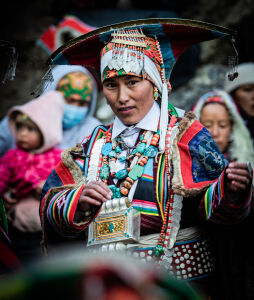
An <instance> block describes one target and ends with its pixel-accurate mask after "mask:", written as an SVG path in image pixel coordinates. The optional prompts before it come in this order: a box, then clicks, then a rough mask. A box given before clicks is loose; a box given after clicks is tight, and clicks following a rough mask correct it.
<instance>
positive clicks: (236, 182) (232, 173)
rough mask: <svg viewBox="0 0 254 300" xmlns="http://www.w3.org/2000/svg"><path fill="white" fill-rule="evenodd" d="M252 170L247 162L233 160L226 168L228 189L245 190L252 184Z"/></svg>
mask: <svg viewBox="0 0 254 300" xmlns="http://www.w3.org/2000/svg"><path fill="white" fill-rule="evenodd" d="M251 172H252V170H249V168H248V165H247V164H245V163H238V162H231V163H230V164H229V165H228V167H227V169H226V175H227V183H226V187H227V189H228V190H229V191H233V192H243V191H244V190H245V189H246V188H247V187H248V186H249V184H250V181H251V179H252V174H251Z"/></svg>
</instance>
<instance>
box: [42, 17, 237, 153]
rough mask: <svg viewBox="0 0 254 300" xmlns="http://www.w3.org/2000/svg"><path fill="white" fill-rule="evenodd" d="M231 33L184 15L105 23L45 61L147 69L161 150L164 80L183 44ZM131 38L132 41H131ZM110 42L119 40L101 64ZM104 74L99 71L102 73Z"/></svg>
mask: <svg viewBox="0 0 254 300" xmlns="http://www.w3.org/2000/svg"><path fill="white" fill-rule="evenodd" d="M233 34H235V32H233V31H231V30H229V29H226V28H223V27H219V26H216V25H212V24H208V23H204V22H199V21H193V20H186V19H167V18H165V19H146V20H133V21H128V22H122V23H118V24H114V25H110V26H105V27H102V28H99V29H96V30H94V31H90V32H88V33H87V34H84V35H83V36H80V37H78V38H76V39H73V40H71V41H69V42H68V43H66V44H65V45H63V46H62V47H60V48H59V49H57V50H56V51H55V52H54V53H53V54H52V55H51V57H50V58H49V60H48V63H49V64H74V65H76V64H79V65H83V66H88V67H93V68H95V69H101V71H102V73H103V72H104V71H105V68H106V67H109V69H112V70H113V71H114V69H118V70H121V65H122V66H124V68H123V69H124V71H125V72H127V73H129V72H130V71H132V72H134V74H136V75H140V73H139V74H138V72H141V73H142V74H143V73H147V75H149V77H150V78H152V81H153V82H154V83H155V85H156V86H157V88H158V90H159V91H160V93H161V98H162V101H161V117H160V142H159V149H160V151H161V152H163V151H164V149H165V136H166V130H167V125H168V92H169V90H168V87H167V80H169V78H170V74H171V71H172V69H173V66H174V64H175V62H176V61H177V59H178V57H179V56H180V55H181V53H183V51H184V50H185V49H186V48H188V47H189V46H191V45H193V44H195V43H199V42H202V41H207V40H212V39H216V38H219V37H225V36H230V35H233ZM127 35H129V36H128V37H127ZM131 39H132V43H133V45H131V44H130V42H131ZM135 39H136V40H135ZM142 39H143V41H142ZM127 41H128V43H127ZM149 41H151V43H149ZM109 42H111V43H112V44H110V43H109ZM113 44H115V45H116V44H119V47H118V49H117V47H112V48H114V50H113V49H112V50H113V51H111V54H110V55H111V56H110V58H109V60H110V61H111V63H113V64H111V66H110V65H108V60H106V62H107V63H106V64H104V61H103V59H104V56H106V55H107V53H105V55H103V51H102V49H103V48H104V47H105V45H107V46H108V47H111V46H113ZM126 44H127V46H126ZM107 46H106V47H107ZM125 46H126V47H125ZM123 48H127V51H122V50H123ZM104 49H106V48H104ZM128 49H129V51H128ZM110 50H111V49H110ZM101 51H102V60H101ZM106 52H108V53H110V52H109V51H106ZM128 52H129V55H131V54H135V55H134V56H135V57H130V56H128ZM115 58H116V59H115ZM119 64H120V65H119ZM104 66H105V68H104ZM114 66H116V68H115V67H114ZM135 67H136V68H135ZM148 70H149V71H148ZM104 75H105V74H101V76H102V77H103V76H104ZM118 75H119V74H118ZM144 75H145V74H144Z"/></svg>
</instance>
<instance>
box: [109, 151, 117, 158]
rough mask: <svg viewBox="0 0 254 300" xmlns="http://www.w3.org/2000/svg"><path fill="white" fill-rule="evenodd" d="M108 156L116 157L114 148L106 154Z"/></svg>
mask: <svg viewBox="0 0 254 300" xmlns="http://www.w3.org/2000/svg"><path fill="white" fill-rule="evenodd" d="M108 157H109V158H116V152H115V151H114V150H112V151H110V152H109V154H108Z"/></svg>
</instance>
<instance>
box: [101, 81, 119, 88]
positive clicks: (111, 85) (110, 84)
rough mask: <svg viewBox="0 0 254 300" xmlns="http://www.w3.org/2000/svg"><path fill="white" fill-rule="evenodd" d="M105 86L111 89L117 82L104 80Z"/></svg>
mask: <svg viewBox="0 0 254 300" xmlns="http://www.w3.org/2000/svg"><path fill="white" fill-rule="evenodd" d="M103 86H104V87H105V88H108V89H110V88H114V87H115V86H116V84H115V83H114V82H111V81H108V82H104V83H103Z"/></svg>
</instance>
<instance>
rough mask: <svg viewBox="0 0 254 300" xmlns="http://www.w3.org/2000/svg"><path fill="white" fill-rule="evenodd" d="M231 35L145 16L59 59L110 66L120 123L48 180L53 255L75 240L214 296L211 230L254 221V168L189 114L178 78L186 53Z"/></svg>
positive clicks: (45, 209)
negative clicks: (171, 95)
mask: <svg viewBox="0 0 254 300" xmlns="http://www.w3.org/2000/svg"><path fill="white" fill-rule="evenodd" d="M231 33H232V32H230V31H229V30H227V29H223V28H221V27H217V26H212V25H209V24H205V23H202V22H196V21H191V20H179V19H164V20H161V19H158V20H157V19H151V20H140V21H138V20H136V21H135V22H131V21H130V22H125V23H120V24H115V25H112V26H108V27H104V28H101V29H98V30H95V31H93V32H90V33H88V34H87V35H84V36H83V37H82V38H79V39H77V40H74V41H71V42H69V44H66V45H65V46H64V47H63V48H61V49H60V50H59V51H57V52H56V53H54V54H53V56H52V57H51V62H52V63H53V64H54V63H55V64H57V63H60V64H61V63H62V62H63V61H64V62H65V63H66V61H68V62H69V63H70V64H75V63H81V62H82V65H90V66H93V67H95V68H98V67H99V66H100V71H101V80H102V84H103V92H104V95H105V97H106V99H107V100H108V103H109V105H110V106H111V108H112V110H113V111H114V113H115V119H114V122H113V124H111V125H110V126H108V127H104V126H99V127H97V128H96V129H95V130H94V132H93V133H92V135H91V136H89V137H87V138H85V139H84V140H83V142H82V144H81V145H80V147H74V148H71V149H69V150H67V151H65V152H64V153H63V155H62V161H61V162H60V163H59V164H58V166H57V167H56V169H55V170H54V171H53V172H52V173H51V175H50V177H49V178H48V180H47V182H46V184H45V186H44V189H43V194H42V200H41V207H40V215H41V221H42V227H43V241H42V245H43V247H44V250H45V251H46V250H48V251H50V249H53V248H54V247H53V243H54V244H57V243H60V242H61V241H62V242H64V243H66V241H67V240H68V239H69V240H70V239H72V240H76V241H82V240H83V244H82V245H84V247H85V243H86V246H87V249H88V250H89V249H90V250H91V251H94V252H95V253H96V251H125V250H126V253H132V254H133V255H134V256H138V257H140V258H141V259H145V260H147V261H151V260H153V261H155V262H158V264H161V265H162V266H164V267H165V268H167V269H168V272H169V274H171V275H174V276H175V277H176V278H177V279H179V280H191V281H192V282H199V284H200V286H202V289H203V290H205V291H206V293H207V295H211V294H212V289H210V290H209V287H208V283H209V282H210V280H209V278H210V275H212V274H213V271H214V264H213V259H212V255H211V252H210V250H209V241H208V239H207V238H206V237H205V235H204V233H205V232H204V231H205V230H204V229H205V226H204V224H205V223H208V222H216V223H227V222H235V221H239V220H241V219H243V218H245V217H246V216H247V215H248V213H249V210H250V208H249V207H250V199H251V191H252V190H251V178H252V172H249V171H248V168H247V164H246V163H230V164H228V162H227V160H226V159H225V158H224V156H223V155H222V153H221V152H220V150H219V148H218V147H217V145H216V143H215V142H214V140H213V139H212V137H211V135H210V133H209V132H208V130H207V129H206V128H205V127H204V126H202V125H201V124H200V123H199V122H198V121H197V119H196V118H195V115H194V114H193V113H192V112H189V113H187V114H185V116H181V117H180V116H179V111H178V110H177V109H175V108H174V107H173V106H172V105H171V104H170V103H169V102H168V92H169V91H170V84H169V81H168V79H169V76H170V73H171V70H172V68H173V65H174V62H175V61H176V59H177V58H178V56H179V55H180V54H181V52H183V51H184V49H186V47H188V46H190V45H191V44H193V43H196V42H200V41H205V40H209V39H213V38H215V37H219V36H223V35H228V34H231ZM180 113H181V112H180ZM239 195H241V197H239ZM52 251H53V250H52Z"/></svg>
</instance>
